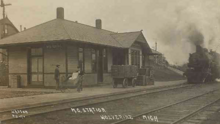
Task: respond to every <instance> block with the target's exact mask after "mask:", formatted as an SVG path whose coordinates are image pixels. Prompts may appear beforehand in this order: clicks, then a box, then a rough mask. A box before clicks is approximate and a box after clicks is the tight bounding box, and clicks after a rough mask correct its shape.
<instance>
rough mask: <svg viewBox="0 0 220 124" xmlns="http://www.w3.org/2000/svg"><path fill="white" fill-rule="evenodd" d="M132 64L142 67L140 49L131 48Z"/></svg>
mask: <svg viewBox="0 0 220 124" xmlns="http://www.w3.org/2000/svg"><path fill="white" fill-rule="evenodd" d="M131 65H137V66H138V67H139V68H140V51H139V50H131Z"/></svg>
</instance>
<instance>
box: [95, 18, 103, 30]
mask: <svg viewBox="0 0 220 124" xmlns="http://www.w3.org/2000/svg"><path fill="white" fill-rule="evenodd" d="M95 27H96V28H97V29H102V20H101V19H96V26H95Z"/></svg>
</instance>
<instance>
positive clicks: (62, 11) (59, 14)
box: [57, 7, 64, 19]
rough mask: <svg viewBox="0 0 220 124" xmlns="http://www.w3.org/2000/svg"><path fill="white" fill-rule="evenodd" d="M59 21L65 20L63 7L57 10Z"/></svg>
mask: <svg viewBox="0 0 220 124" xmlns="http://www.w3.org/2000/svg"><path fill="white" fill-rule="evenodd" d="M57 19H64V8H63V7H58V8H57Z"/></svg>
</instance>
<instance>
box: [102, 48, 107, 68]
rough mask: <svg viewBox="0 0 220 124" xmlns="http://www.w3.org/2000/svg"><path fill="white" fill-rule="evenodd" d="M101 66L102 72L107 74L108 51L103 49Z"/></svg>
mask: <svg viewBox="0 0 220 124" xmlns="http://www.w3.org/2000/svg"><path fill="white" fill-rule="evenodd" d="M103 65H104V72H108V51H107V49H103Z"/></svg>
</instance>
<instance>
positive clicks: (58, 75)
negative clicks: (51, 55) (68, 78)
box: [54, 65, 60, 90]
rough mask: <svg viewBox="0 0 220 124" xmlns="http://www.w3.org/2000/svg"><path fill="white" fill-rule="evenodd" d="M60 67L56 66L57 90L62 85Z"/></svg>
mask: <svg viewBox="0 0 220 124" xmlns="http://www.w3.org/2000/svg"><path fill="white" fill-rule="evenodd" d="M59 67H60V65H56V69H55V73H54V79H55V80H56V90H58V89H59V88H60V87H59V84H60V71H59Z"/></svg>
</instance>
